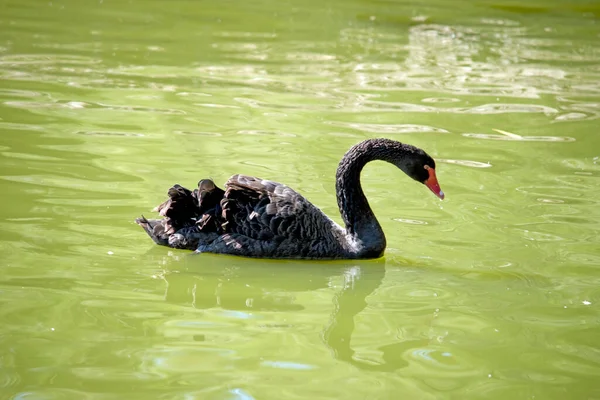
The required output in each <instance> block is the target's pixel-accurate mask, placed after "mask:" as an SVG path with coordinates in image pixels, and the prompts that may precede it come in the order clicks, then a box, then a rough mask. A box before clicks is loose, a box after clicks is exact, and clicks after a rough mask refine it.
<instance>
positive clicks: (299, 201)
mask: <svg viewBox="0 0 600 400" xmlns="http://www.w3.org/2000/svg"><path fill="white" fill-rule="evenodd" d="M221 207H222V210H223V213H222V217H223V220H224V226H223V227H224V230H225V232H229V233H239V234H242V235H244V236H247V237H251V238H253V239H258V240H277V239H282V240H284V239H293V240H294V239H295V240H301V241H306V240H315V239H326V238H327V237H328V236H331V235H332V234H333V232H332V231H333V230H335V228H334V227H337V225H336V224H335V223H334V222H333V221H331V219H329V218H328V217H327V216H326V215H325V214H324V213H323V212H322V211H321V210H320V209H319V208H317V207H316V206H314V205H313V204H311V203H310V202H309V201H308V200H306V199H305V198H304V197H303V196H302V195H301V194H299V193H298V192H296V191H295V190H293V189H292V188H290V187H288V186H286V185H283V184H281V183H277V182H273V181H267V180H263V179H260V178H254V177H251V176H246V175H234V176H232V177H231V178H229V180H228V181H227V183H226V184H225V197H224V198H223V200H222V201H221ZM332 228H333V229H332Z"/></svg>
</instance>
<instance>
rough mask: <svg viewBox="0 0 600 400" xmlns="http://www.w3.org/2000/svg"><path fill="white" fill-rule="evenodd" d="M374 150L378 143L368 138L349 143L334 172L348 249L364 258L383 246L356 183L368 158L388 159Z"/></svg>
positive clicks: (380, 233) (378, 228) (380, 251)
mask: <svg viewBox="0 0 600 400" xmlns="http://www.w3.org/2000/svg"><path fill="white" fill-rule="evenodd" d="M377 150H378V146H375V145H373V143H370V141H366V142H362V143H360V144H358V145H356V146H354V147H352V148H351V149H350V150H348V152H347V153H346V154H345V155H344V157H343V158H342V161H340V164H339V166H338V170H337V174H336V192H337V201H338V207H339V209H340V214H341V215H342V219H343V221H344V224H345V225H346V233H347V234H348V236H349V240H350V241H352V242H353V243H350V248H349V250H350V251H351V252H356V253H357V256H361V257H366V258H368V257H373V258H375V257H380V256H381V255H383V252H384V250H385V246H386V241H385V234H384V233H383V230H382V229H381V225H379V221H377V218H376V217H375V214H373V210H371V206H370V205H369V202H368V201H367V198H366V197H365V194H364V192H363V190H362V186H361V184H360V173H361V171H362V169H363V167H364V166H365V165H366V164H367V163H368V162H369V161H373V160H385V161H388V160H386V157H385V154H382V153H381V152H380V151H377ZM383 153H385V152H383Z"/></svg>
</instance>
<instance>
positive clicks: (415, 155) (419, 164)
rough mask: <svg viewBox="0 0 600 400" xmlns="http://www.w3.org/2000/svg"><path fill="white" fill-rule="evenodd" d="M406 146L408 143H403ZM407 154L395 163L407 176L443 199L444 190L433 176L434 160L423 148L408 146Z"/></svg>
mask: <svg viewBox="0 0 600 400" xmlns="http://www.w3.org/2000/svg"><path fill="white" fill-rule="evenodd" d="M405 146H406V147H408V146H410V145H405ZM410 147H411V149H410V150H412V151H409V152H408V154H409V156H408V157H407V156H404V157H402V158H401V161H400V162H399V163H398V164H396V165H397V166H398V168H400V169H401V170H402V171H404V172H405V173H406V174H407V175H408V176H410V177H411V178H413V179H414V180H415V181H417V182H421V183H422V184H424V185H425V186H427V187H428V188H429V190H431V191H432V192H433V193H434V194H435V195H436V196H437V197H439V198H440V199H442V200H444V192H443V191H442V189H441V188H440V184H439V183H438V180H437V177H436V176H435V161H434V160H433V158H431V157H430V156H429V154H427V153H425V152H424V151H423V150H421V149H419V148H417V147H414V146H410Z"/></svg>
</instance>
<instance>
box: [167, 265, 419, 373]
mask: <svg viewBox="0 0 600 400" xmlns="http://www.w3.org/2000/svg"><path fill="white" fill-rule="evenodd" d="M177 258H178V260H177V266H178V267H180V268H181V269H180V270H178V271H173V270H169V267H172V266H173V265H168V264H170V262H169V261H165V260H163V261H162V264H163V265H164V266H165V267H166V271H165V273H164V275H163V276H162V277H163V279H164V280H165V282H166V283H167V288H166V291H165V300H166V301H167V302H169V303H174V304H188V305H189V304H191V305H192V306H193V307H194V308H196V309H211V308H221V309H223V310H226V311H230V312H238V313H241V314H245V313H254V312H299V311H302V310H304V309H305V307H304V306H303V305H302V304H300V303H298V302H297V299H296V295H297V294H299V293H302V292H317V291H321V290H325V289H329V288H334V289H335V294H334V296H333V299H332V300H333V301H332V303H333V305H334V307H333V311H332V313H331V317H330V319H329V321H327V322H325V321H324V322H325V324H324V325H325V326H324V329H323V332H322V340H323V342H324V343H325V345H326V346H327V347H328V348H329V349H330V350H331V351H332V354H333V355H334V357H335V358H336V359H337V360H340V361H343V362H347V363H349V364H351V365H353V366H355V367H357V368H359V369H362V370H369V371H384V372H385V371H387V372H389V371H395V370H397V369H400V368H404V367H406V366H407V365H408V364H407V363H406V361H404V360H403V358H402V354H403V353H405V352H406V351H407V350H408V349H410V348H413V347H414V346H415V345H416V343H414V341H408V342H406V341H404V342H402V343H394V344H388V345H384V346H381V347H379V348H378V349H377V350H378V351H379V352H380V353H381V359H382V360H383V362H382V363H375V362H371V361H370V362H365V361H361V360H359V359H357V358H356V357H355V350H354V349H353V348H352V345H351V339H352V335H353V332H354V330H355V326H356V325H355V317H356V316H357V315H358V314H360V313H361V312H362V311H363V310H365V308H366V307H367V305H368V302H367V297H368V296H370V295H372V294H373V293H374V292H375V291H376V290H377V289H378V288H379V287H380V285H381V283H382V281H383V278H384V276H385V266H386V262H385V259H380V260H368V261H358V260H354V261H332V262H318V263H315V262H302V261H287V260H286V261H278V260H251V259H250V260H249V259H242V258H239V259H238V258H236V257H227V256H212V255H201V256H198V255H189V256H184V257H181V258H179V257H177ZM165 264H166V265H165ZM340 281H342V283H341V284H338V282H340ZM277 327H282V326H277ZM417 345H423V343H421V341H419V343H418V344H417Z"/></svg>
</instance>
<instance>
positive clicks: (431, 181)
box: [424, 167, 444, 200]
mask: <svg viewBox="0 0 600 400" xmlns="http://www.w3.org/2000/svg"><path fill="white" fill-rule="evenodd" d="M425 169H426V170H427V172H429V178H427V180H426V181H425V182H424V183H425V186H427V187H428V188H429V190H431V191H432V192H433V193H434V194H435V195H436V196H437V197H439V198H440V199H442V200H444V192H442V189H441V188H440V184H439V183H438V180H437V177H436V176H435V169H433V168H431V167H426V168H425Z"/></svg>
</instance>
